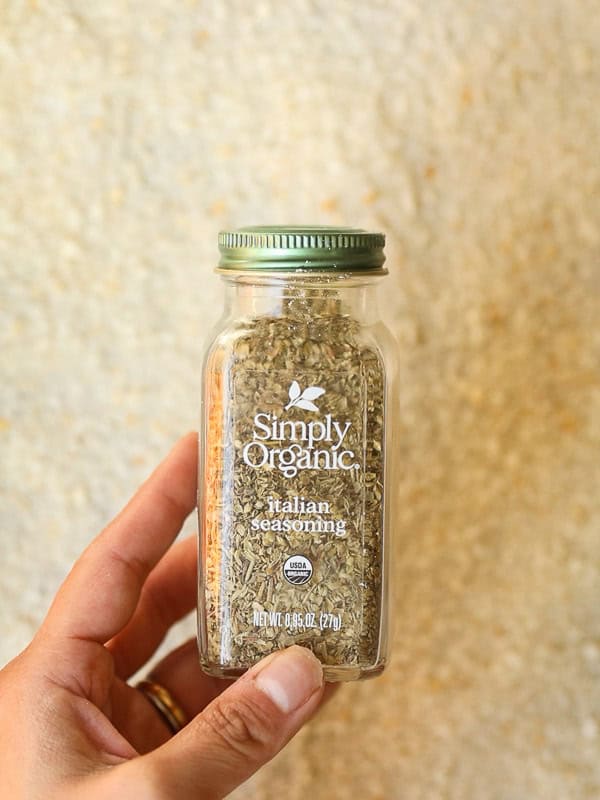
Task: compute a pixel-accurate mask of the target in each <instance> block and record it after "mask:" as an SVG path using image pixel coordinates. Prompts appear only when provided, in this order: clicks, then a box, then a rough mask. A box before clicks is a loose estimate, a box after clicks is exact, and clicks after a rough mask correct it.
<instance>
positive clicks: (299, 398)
mask: <svg viewBox="0 0 600 800" xmlns="http://www.w3.org/2000/svg"><path fill="white" fill-rule="evenodd" d="M322 394H325V389H321V387H320V386H307V388H306V389H305V390H304V391H301V389H300V384H299V383H298V381H292V382H291V383H290V388H289V389H288V396H289V398H290V402H289V403H288V404H287V406H286V407H285V409H284V411H287V410H288V409H290V408H294V406H296V407H297V408H303V409H304V410H305V411H318V410H319V409H318V407H317V406H316V405H315V404H314V403H313V400H316V399H317V397H321V395H322Z"/></svg>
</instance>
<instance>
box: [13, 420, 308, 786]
mask: <svg viewBox="0 0 600 800" xmlns="http://www.w3.org/2000/svg"><path fill="white" fill-rule="evenodd" d="M196 443H197V437H196V435H195V434H189V435H188V436H186V437H185V438H183V439H182V440H181V441H180V442H179V443H178V444H177V445H176V446H175V448H174V449H173V451H172V452H171V454H170V455H169V456H168V458H167V459H166V460H165V461H164V462H163V463H162V464H161V465H160V466H159V467H158V469H157V470H156V471H155V472H154V473H153V475H152V476H151V477H150V478H149V479H148V480H147V481H146V483H145V484H143V486H142V487H141V488H140V489H139V490H138V492H137V494H136V495H135V496H134V497H133V499H132V500H131V501H130V502H129V504H128V505H127V506H126V508H125V509H124V510H123V511H122V512H121V513H120V514H119V515H118V516H117V517H116V519H115V520H113V522H112V523H111V524H110V525H109V526H108V527H107V528H106V530H105V531H103V533H101V534H100V536H98V537H97V538H96V539H95V540H94V541H93V542H92V543H91V544H90V545H89V547H88V548H87V549H86V550H85V552H84V553H83V555H82V556H81V557H80V558H79V560H78V561H77V562H76V563H75V565H74V567H73V569H72V570H71V572H70V574H69V575H68V577H67V579H66V580H65V582H64V584H63V585H62V587H61V589H60V591H59V592H58V594H57V596H56V598H55V600H54V602H53V604H52V606H51V608H50V611H49V612H48V616H47V617H46V620H45V621H44V623H43V625H42V627H41V628H40V630H39V631H38V633H37V635H36V636H35V638H34V639H33V641H32V642H31V644H30V645H29V646H28V647H27V648H26V650H25V651H24V652H23V653H21V655H19V656H18V657H17V658H15V659H14V661H12V662H10V664H8V666H6V667H5V668H4V669H3V670H2V671H1V672H0V719H1V720H2V722H1V724H0V776H1V777H0V783H1V785H2V789H3V792H2V796H3V797H7V798H11V800H21V798H27V800H29V798H43V800H49V798H54V797H60V798H71V797H72V798H77V800H86V799H88V798H89V799H90V800H92V799H93V798H99V799H100V798H102V799H103V800H105V799H106V798H113V797H114V798H119V800H122V798H131V800H154V799H155V798H156V799H158V798H161V800H163V798H167V799H168V798H178V800H185V798H196V799H198V798H202V800H213V798H221V797H224V796H225V795H226V794H228V793H229V792H230V791H232V790H233V789H234V788H235V787H236V786H238V785H239V784H240V783H242V782H243V781H244V780H246V779H247V778H248V777H249V776H250V775H251V774H252V773H253V772H255V770H256V769H258V768H259V767H260V766H261V765H263V764H264V763H266V762H267V761H269V759H271V758H272V757H273V756H274V755H275V754H276V753H277V752H278V751H279V750H280V749H281V747H283V745H284V744H286V742H288V741H289V739H290V738H291V737H292V736H293V735H294V734H295V733H296V732H297V731H298V730H299V728H300V727H301V726H302V725H303V724H304V723H305V722H306V720H307V719H308V718H309V717H310V716H311V715H312V714H313V713H314V712H315V710H316V709H317V707H318V706H319V704H320V702H321V701H322V699H323V674H322V670H321V665H320V664H319V662H318V661H317V659H316V658H315V657H314V656H313V655H312V654H311V653H310V652H309V651H308V650H305V649H304V648H301V647H291V648H289V649H288V650H284V651H280V652H278V653H275V654H272V655H270V656H268V657H267V658H266V659H264V660H263V661H262V662H260V663H259V664H257V665H256V666H255V667H253V668H252V669H251V670H250V671H249V672H247V673H246V674H245V675H244V676H243V677H242V678H240V679H239V680H237V681H236V682H235V683H230V682H226V681H220V680H217V679H214V678H209V677H207V676H206V675H203V673H202V672H201V670H200V667H199V663H198V654H197V651H196V645H195V642H193V641H190V642H187V643H186V644H184V645H183V646H182V647H180V648H178V649H177V650H175V651H174V652H172V653H170V654H169V655H168V656H167V657H166V658H165V659H164V660H163V661H162V662H161V663H160V664H159V665H158V666H157V667H156V668H155V669H154V670H153V673H152V679H153V680H154V681H156V682H157V683H159V684H161V685H162V686H163V687H165V688H166V689H167V690H168V691H169V692H170V693H171V695H172V697H173V698H174V699H175V700H176V702H177V703H178V704H179V705H180V706H181V708H182V709H183V711H184V712H185V714H186V715H187V718H188V719H189V720H190V721H189V723H188V724H187V725H185V727H183V728H182V730H181V731H180V732H178V733H177V734H176V735H174V736H173V735H172V733H171V731H170V729H169V727H168V725H167V724H166V721H165V719H164V718H163V716H161V714H160V713H158V712H157V710H156V709H155V707H154V706H153V705H152V704H151V703H150V701H149V699H148V698H147V697H146V695H145V694H143V693H142V692H141V691H139V690H137V689H135V688H133V687H132V686H130V685H129V684H128V683H127V680H128V678H130V676H131V675H132V674H133V673H134V672H136V671H137V670H138V669H139V668H140V667H142V666H143V665H144V664H145V663H146V661H147V660H148V658H149V657H150V656H151V655H152V654H153V653H154V651H155V650H156V648H157V646H158V645H159V644H160V642H161V641H162V639H163V637H164V636H165V634H166V632H167V631H168V629H169V628H170V626H171V625H172V624H173V623H174V622H175V621H176V620H178V619H180V618H181V617H183V616H184V615H185V614H187V613H188V612H189V611H190V610H191V609H192V608H193V607H194V605H195V602H196V545H195V537H194V538H189V539H185V540H183V541H181V542H178V543H177V544H175V545H173V547H170V546H171V544H172V542H173V540H174V539H175V537H176V535H177V533H178V532H179V530H180V528H181V525H182V524H183V521H184V520H185V518H186V517H187V516H188V514H189V513H190V512H191V511H192V510H193V508H194V506H195V496H196V450H197V446H196Z"/></svg>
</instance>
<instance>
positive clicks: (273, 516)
mask: <svg viewBox="0 0 600 800" xmlns="http://www.w3.org/2000/svg"><path fill="white" fill-rule="evenodd" d="M384 244H385V238H384V236H383V235H382V234H380V233H368V232H366V231H363V230H357V229H351V228H327V227H250V228H243V229H240V230H236V231H230V232H224V233H221V234H220V235H219V248H220V252H221V260H220V263H219V267H218V270H217V271H218V272H219V273H220V274H221V276H222V278H223V279H224V282H225V287H226V296H225V312H224V316H223V318H222V319H221V322H220V323H219V326H218V332H217V333H216V335H215V337H214V339H213V341H212V343H211V344H210V346H209V348H208V352H207V355H206V360H205V364H204V371H203V397H202V420H201V435H200V460H199V491H198V513H199V532H200V570H199V602H198V638H199V648H200V659H201V663H202V667H203V669H204V671H205V672H207V673H209V674H210V675H216V676H220V677H235V676H237V675H240V674H242V673H243V672H244V671H245V670H246V669H248V668H249V667H250V666H252V664H254V663H255V662H257V661H259V660H260V659H261V658H262V657H263V656H265V655H267V654H268V653H271V652H273V651H274V650H277V649H279V648H283V647H287V646H288V645H291V644H300V645H303V646H304V647H308V648H310V650H312V651H313V652H314V653H315V655H316V656H317V657H318V658H319V659H320V661H321V662H322V664H323V668H324V674H325V678H326V680H328V681H341V680H356V679H359V678H366V677H370V676H374V675H378V674H379V673H381V671H382V670H383V669H384V667H385V664H386V661H387V659H388V648H389V641H388V589H389V554H390V542H389V509H390V504H389V502H388V494H389V492H388V489H387V487H388V486H389V483H390V479H389V459H388V458H386V449H387V447H386V445H387V443H389V441H390V437H391V423H392V419H391V415H390V414H389V413H388V409H389V408H390V399H391V372H392V369H391V365H392V363H393V358H394V352H393V347H392V346H391V342H392V340H391V336H390V334H389V332H388V331H387V329H386V328H385V326H384V325H383V324H382V322H381V320H380V318H379V315H378V311H377V304H376V298H375V291H376V286H377V284H378V283H379V281H380V279H381V277H382V276H384V275H385V274H386V272H387V271H386V270H385V269H384V268H383V263H384V260H385V256H384V253H383V248H384Z"/></svg>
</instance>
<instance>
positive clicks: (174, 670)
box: [111, 639, 231, 753]
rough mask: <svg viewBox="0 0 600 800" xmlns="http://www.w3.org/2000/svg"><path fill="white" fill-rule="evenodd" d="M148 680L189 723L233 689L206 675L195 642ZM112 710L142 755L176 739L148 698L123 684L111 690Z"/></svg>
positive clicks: (171, 656) (159, 666) (177, 652)
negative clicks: (170, 701)
mask: <svg viewBox="0 0 600 800" xmlns="http://www.w3.org/2000/svg"><path fill="white" fill-rule="evenodd" d="M148 678H149V679H150V680H152V681H155V682H156V683H158V684H160V685H161V686H162V687H164V688H165V689H166V690H167V691H168V692H169V694H170V695H171V697H172V698H173V701H174V702H175V703H177V705H179V706H180V707H181V709H182V710H183V712H184V714H185V715H186V717H187V718H188V719H189V720H191V719H193V718H194V717H195V716H196V714H198V713H199V712H200V711H202V709H203V708H204V707H205V706H207V705H208V704H209V703H210V702H211V701H212V700H214V699H215V697H217V695H219V694H220V693H221V692H222V691H223V690H224V689H226V688H227V687H228V686H229V685H231V681H225V680H221V679H220V678H212V677H209V676H208V675H205V674H204V673H203V672H202V670H201V669H200V661H199V659H198V647H197V644H196V640H195V639H190V640H189V641H188V642H185V644H182V645H181V646H180V647H178V648H177V649H176V650H173V651H172V652H171V653H169V654H168V655H167V656H165V658H163V660H162V661H160V662H159V663H158V664H157V665H156V667H155V668H154V669H153V670H152V672H151V673H150V675H148ZM111 710H112V713H111V721H112V723H113V725H114V726H115V727H116V728H117V730H118V731H119V732H120V733H121V734H122V735H123V736H124V737H125V738H126V739H127V741H128V742H131V744H132V745H133V746H134V747H135V749H136V750H137V752H138V753H148V752H149V751H150V750H154V748H155V747H158V746H159V745H160V744H163V742H166V741H167V739H170V738H171V736H172V735H173V734H172V731H171V729H170V728H169V726H168V724H167V723H166V721H165V720H164V718H163V717H162V716H161V715H160V713H159V712H158V711H157V710H156V708H155V707H154V706H153V705H152V703H151V702H150V700H149V699H148V698H147V696H146V695H145V694H144V693H143V692H141V691H139V690H136V689H134V688H133V687H132V686H129V685H128V684H126V683H123V682H122V681H120V680H117V681H115V682H114V684H113V687H112V689H111Z"/></svg>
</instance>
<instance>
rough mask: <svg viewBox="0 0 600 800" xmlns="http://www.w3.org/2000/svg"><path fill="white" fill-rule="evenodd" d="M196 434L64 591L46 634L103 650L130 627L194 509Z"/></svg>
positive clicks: (91, 551) (90, 552)
mask: <svg viewBox="0 0 600 800" xmlns="http://www.w3.org/2000/svg"><path fill="white" fill-rule="evenodd" d="M197 440H198V437H197V434H196V433H189V434H188V435H187V436H184V437H183V438H182V439H180V440H179V441H178V442H177V444H176V445H175V447H174V448H173V450H172V451H171V452H170V454H169V455H168V456H167V458H166V459H165V460H164V461H163V462H162V463H161V464H160V466H158V467H157V469H156V470H155V471H154V472H153V473H152V475H151V476H150V477H149V478H148V480H147V481H146V482H145V483H143V484H142V486H141V487H140V488H139V489H138V491H137V492H136V494H135V495H134V496H133V498H132V499H131V500H130V501H129V503H128V504H127V506H125V508H124V509H123V511H121V513H120V514H119V515H118V516H117V517H116V518H115V519H114V520H113V521H112V522H111V523H110V524H109V525H108V527H107V528H106V529H105V530H104V531H103V532H102V533H101V534H100V535H99V536H98V537H97V538H96V539H94V541H93V542H92V543H91V544H90V545H89V546H88V547H87V548H86V550H85V551H84V552H83V554H82V555H81V557H80V558H79V559H78V560H77V561H76V562H75V565H74V566H73V568H72V570H71V572H70V573H69V575H68V576H67V578H66V580H65V582H64V583H63V585H62V586H61V588H60V590H59V592H58V594H57V596H56V598H55V600H54V602H53V603H52V606H51V608H50V611H49V612H48V616H47V617H46V620H45V622H44V625H43V629H44V630H45V631H46V632H47V633H49V634H51V635H53V636H54V635H58V636H67V637H73V638H79V639H87V640H89V641H95V642H99V643H100V644H104V643H105V642H107V641H108V640H109V639H111V638H112V637H113V636H114V635H115V634H117V633H118V632H119V631H120V630H121V628H123V626H124V625H125V624H126V623H127V622H128V621H129V619H130V618H131V616H132V615H133V612H134V611H135V608H136V606H137V603H138V600H139V596H140V592H141V590H142V587H143V585H144V581H145V580H146V578H147V576H148V574H149V573H150V571H151V570H152V568H153V567H154V566H155V565H156V564H157V563H158V561H159V560H160V558H161V557H162V556H163V555H164V553H165V552H166V550H167V549H168V548H169V546H170V545H171V544H172V542H173V540H174V539H175V537H176V536H177V534H178V533H179V531H180V529H181V526H182V525H183V523H184V521H185V519H186V517H187V516H188V515H189V514H190V513H191V511H193V509H194V507H195V505H196V469H197V458H198V456H197V449H198V448H197Z"/></svg>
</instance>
